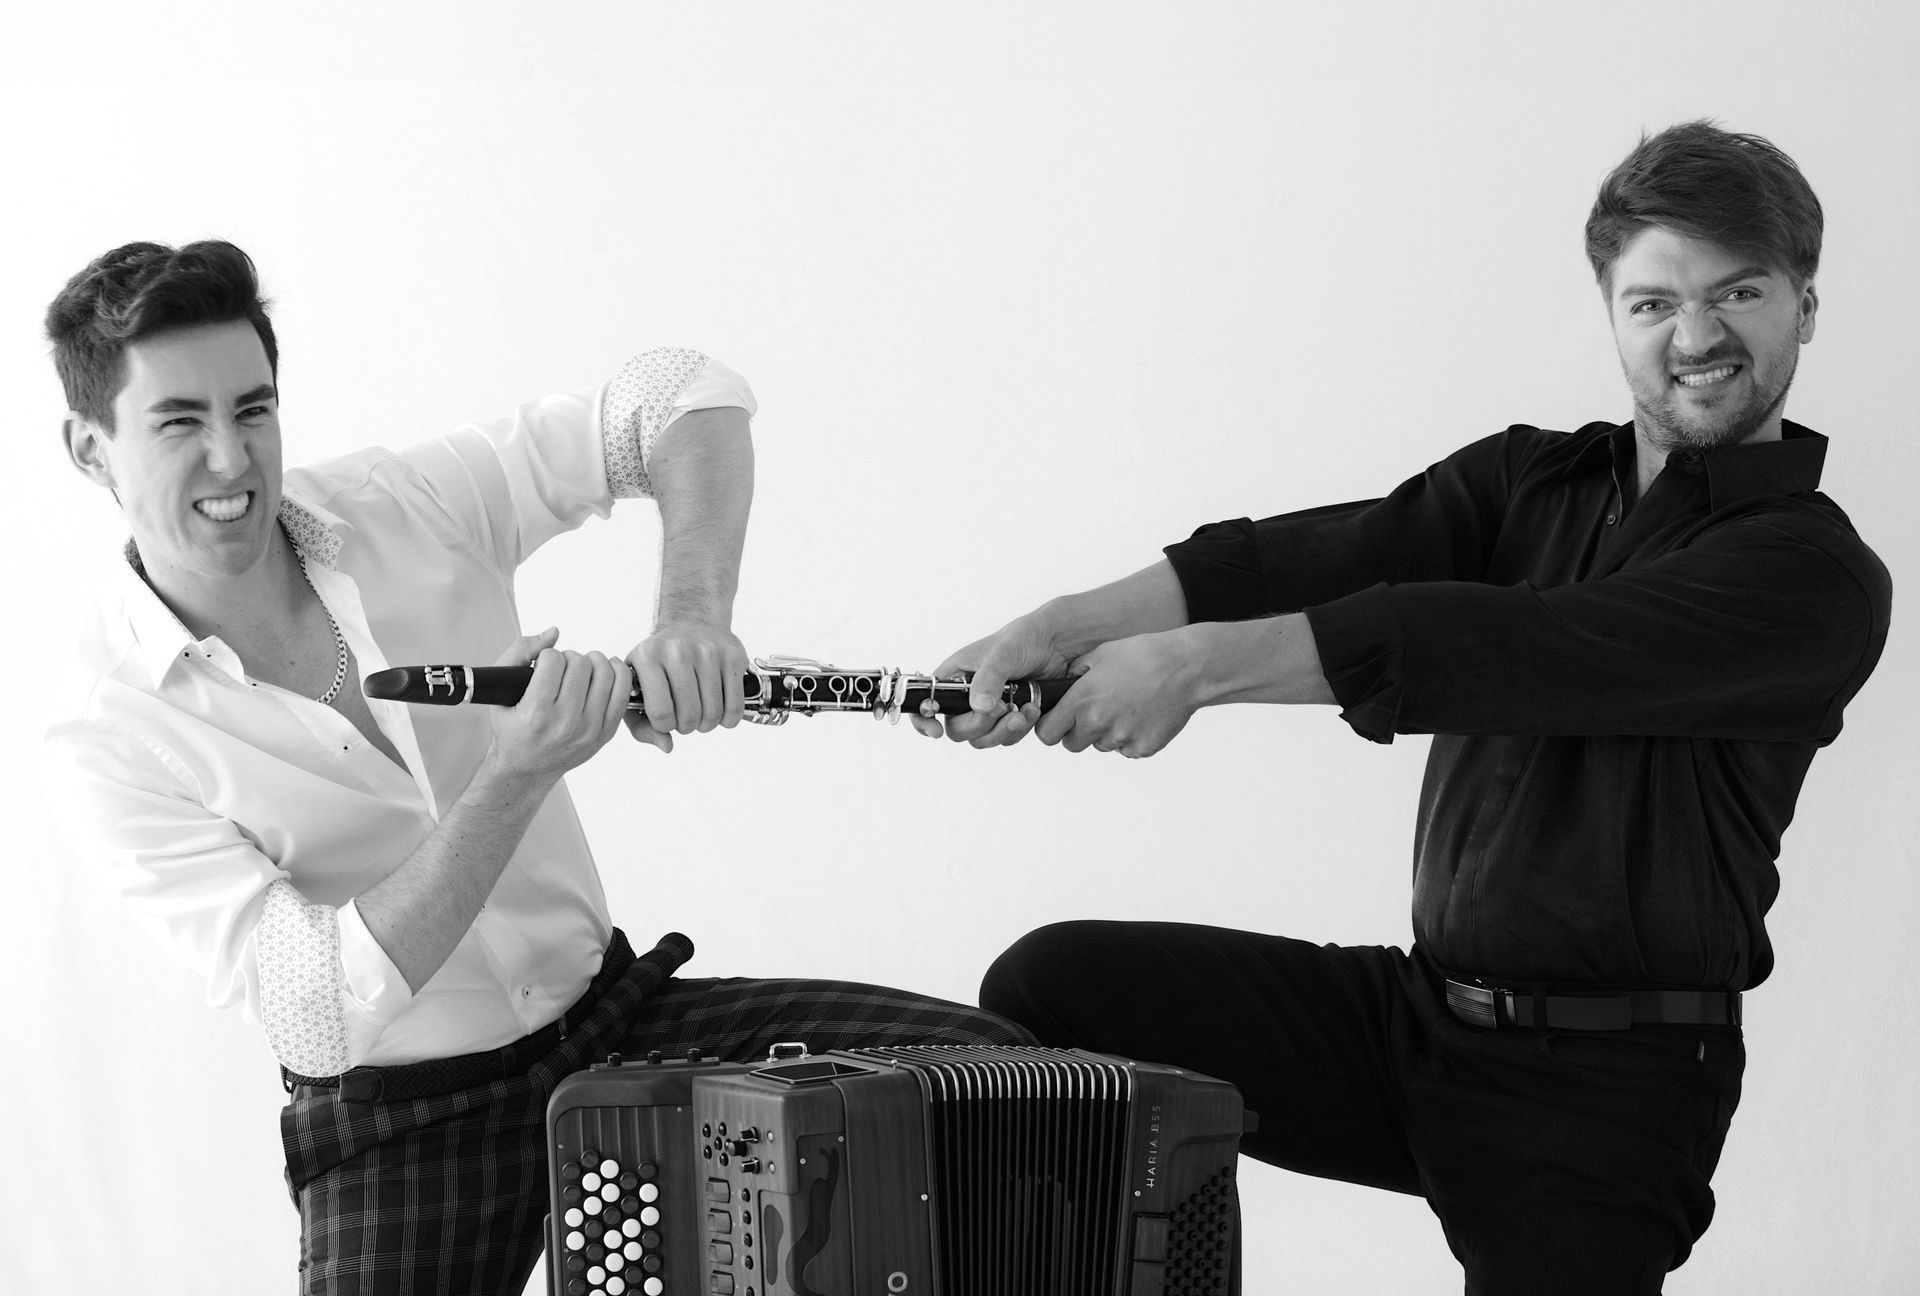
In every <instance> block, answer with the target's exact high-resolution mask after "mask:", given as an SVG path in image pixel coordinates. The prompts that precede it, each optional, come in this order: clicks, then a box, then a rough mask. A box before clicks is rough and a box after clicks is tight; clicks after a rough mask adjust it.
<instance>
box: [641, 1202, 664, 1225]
mask: <svg viewBox="0 0 1920 1296" xmlns="http://www.w3.org/2000/svg"><path fill="white" fill-rule="evenodd" d="M640 1222H641V1223H642V1224H644V1225H646V1226H647V1227H648V1228H652V1227H653V1226H654V1225H655V1224H658V1223H659V1222H660V1208H659V1207H658V1206H642V1207H641V1208H640Z"/></svg>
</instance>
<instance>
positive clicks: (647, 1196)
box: [640, 1183, 660, 1202]
mask: <svg viewBox="0 0 1920 1296" xmlns="http://www.w3.org/2000/svg"><path fill="white" fill-rule="evenodd" d="M640 1200H641V1201H643V1202H650V1201H659V1200H660V1185H659V1184H653V1183H643V1184H641V1185H640Z"/></svg>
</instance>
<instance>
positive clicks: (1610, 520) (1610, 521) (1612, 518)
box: [1607, 513, 1620, 526]
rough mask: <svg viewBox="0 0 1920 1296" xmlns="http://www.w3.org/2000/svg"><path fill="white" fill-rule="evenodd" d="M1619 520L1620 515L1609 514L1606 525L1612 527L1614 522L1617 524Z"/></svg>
mask: <svg viewBox="0 0 1920 1296" xmlns="http://www.w3.org/2000/svg"><path fill="white" fill-rule="evenodd" d="M1619 520H1620V515H1619V514H1618V513H1609V514H1607V525H1608V526H1612V525H1613V524H1614V523H1615V522H1618V521H1619Z"/></svg>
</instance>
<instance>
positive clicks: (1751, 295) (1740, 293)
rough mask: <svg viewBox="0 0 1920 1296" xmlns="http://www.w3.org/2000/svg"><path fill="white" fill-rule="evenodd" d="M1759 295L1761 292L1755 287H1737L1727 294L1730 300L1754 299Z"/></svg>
mask: <svg viewBox="0 0 1920 1296" xmlns="http://www.w3.org/2000/svg"><path fill="white" fill-rule="evenodd" d="M1759 296H1760V294H1759V292H1758V291H1757V290H1755V289H1752V288H1735V289H1734V290H1733V291H1732V292H1730V293H1728V294H1727V300H1728V301H1754V300H1756V299H1757V298H1758V297H1759Z"/></svg>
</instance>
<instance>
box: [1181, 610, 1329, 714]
mask: <svg viewBox="0 0 1920 1296" xmlns="http://www.w3.org/2000/svg"><path fill="white" fill-rule="evenodd" d="M1175 637H1177V638H1179V639H1182V640H1184V643H1183V644H1181V647H1182V648H1183V649H1184V651H1183V652H1182V653H1181V656H1182V658H1183V659H1184V660H1185V661H1187V662H1189V663H1191V665H1190V667H1189V670H1190V671H1191V675H1190V679H1189V684H1188V686H1189V688H1190V689H1191V690H1192V697H1193V699H1194V701H1195V703H1196V704H1197V705H1199V706H1218V705H1221V704H1223V703H1227V702H1279V703H1306V702H1318V703H1330V702H1333V701H1334V700H1335V699H1334V696H1333V689H1332V688H1331V687H1330V686H1329V685H1328V683H1327V679H1326V675H1325V674H1324V673H1323V671H1322V668H1321V665H1320V651H1319V648H1318V646H1317V645H1316V644H1315V643H1314V639H1313V627H1312V625H1311V624H1310V623H1309V622H1308V621H1307V618H1306V615H1305V614H1304V613H1300V612H1290V613H1287V614H1285V615H1283V616H1273V617H1261V618H1259V619H1257V620H1253V621H1203V622H1200V623H1198V624H1195V625H1190V626H1187V627H1185V628H1184V629H1182V630H1180V631H1178V632H1176V636H1175Z"/></svg>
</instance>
